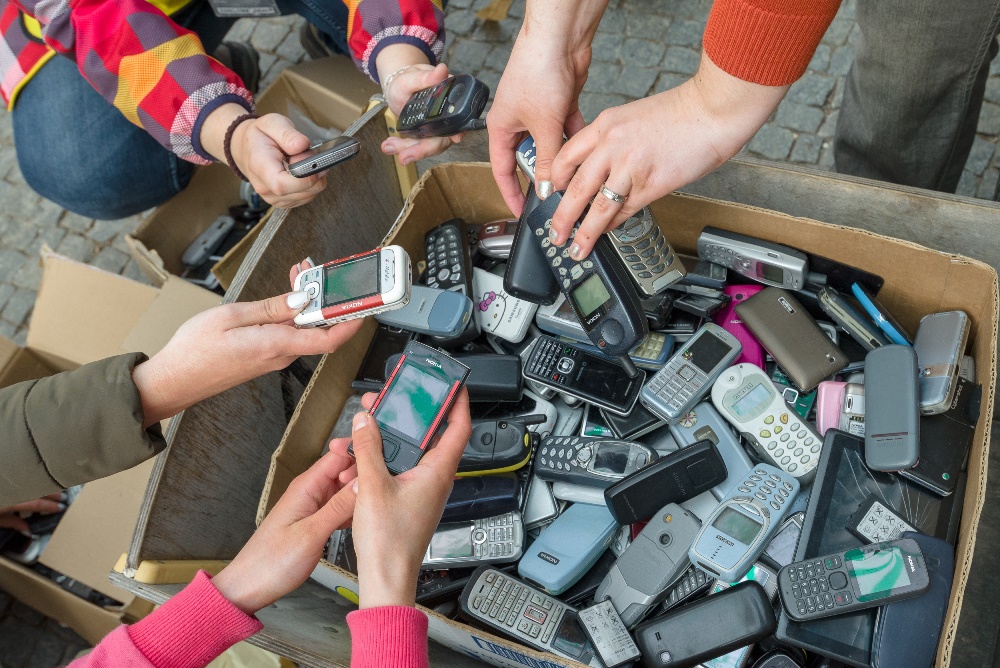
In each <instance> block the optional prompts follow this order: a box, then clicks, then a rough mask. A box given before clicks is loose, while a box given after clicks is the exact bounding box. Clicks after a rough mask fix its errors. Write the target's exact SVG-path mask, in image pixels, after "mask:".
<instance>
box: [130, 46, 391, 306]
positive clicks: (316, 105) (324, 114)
mask: <svg viewBox="0 0 1000 668" xmlns="http://www.w3.org/2000/svg"><path fill="white" fill-rule="evenodd" d="M379 92H380V91H379V88H378V86H376V85H375V84H374V83H372V82H371V81H370V80H369V79H368V78H367V77H365V76H364V75H363V74H361V73H360V72H358V70H357V68H356V67H355V66H354V63H353V61H352V60H351V59H350V58H344V57H334V58H324V59H322V60H311V61H307V62H304V63H301V64H299V65H296V66H294V67H290V68H288V69H286V70H284V71H282V73H281V74H280V75H278V78H277V79H275V81H274V82H273V83H272V84H271V85H270V86H268V88H267V90H265V91H264V92H263V93H261V94H260V96H259V97H258V98H257V113H258V114H261V115H263V114H269V113H276V114H282V115H284V116H291V117H292V118H293V119H294V117H295V114H294V113H292V110H293V109H297V110H298V113H303V114H305V115H306V116H308V117H309V118H310V119H311V120H312V121H313V122H314V123H316V124H317V125H319V126H321V127H324V128H336V129H338V130H341V131H343V130H345V129H346V128H347V127H348V126H349V125H350V124H351V122H352V121H354V119H356V118H357V117H358V116H360V115H361V113H362V112H363V111H365V109H367V108H368V101H369V99H370V98H371V96H372V95H374V94H376V93H379ZM241 202H242V200H241V199H240V180H239V179H237V178H236V176H235V175H234V174H233V173H232V171H231V170H230V169H229V167H228V165H225V164H221V163H215V164H212V165H206V166H203V167H199V168H198V169H197V170H195V173H194V176H192V177H191V183H189V184H188V187H187V188H185V189H184V190H183V191H181V192H180V193H178V194H177V195H176V196H174V197H173V198H171V199H170V200H169V201H167V202H165V203H164V204H162V205H161V206H160V207H158V208H157V209H156V211H154V212H153V214H152V215H150V216H149V218H147V219H146V220H145V221H143V223H142V224H141V225H140V226H139V228H138V229H137V230H136V231H135V234H132V235H129V236H127V237H126V238H125V243H126V244H127V245H128V247H129V250H130V251H131V253H132V257H134V258H135V261H136V262H137V263H138V264H139V268H140V269H142V271H143V273H144V274H146V276H148V277H149V280H150V281H152V282H153V285H157V286H159V285H163V284H164V282H165V281H166V280H167V277H168V276H169V275H170V274H174V275H180V274H181V272H183V270H184V266H183V264H182V263H181V256H182V255H183V254H184V251H185V249H187V247H188V246H189V245H191V242H192V241H194V240H195V239H196V238H197V237H198V235H199V234H201V233H202V232H203V231H205V230H206V229H208V226H209V225H211V224H212V223H213V222H214V221H215V219H216V218H218V217H219V216H222V215H226V214H227V213H229V207H230V206H233V205H237V204H240V203H241ZM262 222H263V221H262ZM260 227H262V226H258V227H257V228H255V232H251V238H249V239H245V240H244V243H241V244H239V245H238V246H236V248H233V249H232V251H230V252H229V253H228V254H227V255H226V256H225V257H224V258H223V259H222V260H221V261H220V262H219V264H218V265H216V268H215V269H213V273H214V274H215V275H216V277H217V278H218V279H219V282H220V283H221V284H222V286H223V288H228V286H229V284H230V282H231V281H232V278H233V277H234V276H235V273H236V269H238V268H239V265H240V263H241V262H242V260H243V258H244V257H245V256H246V254H247V252H248V251H249V249H250V247H251V246H252V244H253V241H254V239H256V234H257V233H259V230H260ZM219 265H222V266H221V267H220V266H219Z"/></svg>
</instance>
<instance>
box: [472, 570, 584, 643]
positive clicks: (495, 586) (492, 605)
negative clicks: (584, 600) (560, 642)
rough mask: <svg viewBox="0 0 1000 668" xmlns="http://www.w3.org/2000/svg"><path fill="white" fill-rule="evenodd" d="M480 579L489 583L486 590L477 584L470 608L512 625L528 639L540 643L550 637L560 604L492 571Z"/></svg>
mask: <svg viewBox="0 0 1000 668" xmlns="http://www.w3.org/2000/svg"><path fill="white" fill-rule="evenodd" d="M483 582H484V583H485V584H488V585H492V586H491V587H490V588H489V590H488V591H485V587H480V588H479V591H480V594H478V595H476V596H474V597H473V599H472V603H471V604H470V607H471V608H472V609H473V610H475V611H477V612H478V613H479V614H480V615H482V616H483V617H486V618H487V619H489V620H490V621H492V622H493V623H495V624H497V625H498V626H505V627H507V628H510V629H513V628H516V629H517V630H518V631H520V632H521V633H522V634H524V635H527V636H529V637H530V638H532V639H535V640H541V642H543V643H547V642H549V640H551V639H552V634H553V633H555V630H556V625H557V623H558V621H559V618H560V617H561V613H562V611H563V607H564V606H562V605H561V604H559V603H558V602H556V601H554V600H553V599H552V598H550V597H548V596H544V595H542V594H540V593H538V592H536V591H533V590H532V589H531V588H529V587H528V586H526V585H524V584H522V583H521V582H519V581H518V580H515V579H513V578H508V577H506V576H504V575H503V574H502V573H498V572H496V571H490V572H488V573H486V575H485V576H484V577H483Z"/></svg>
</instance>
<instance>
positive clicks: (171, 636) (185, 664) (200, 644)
mask: <svg viewBox="0 0 1000 668" xmlns="http://www.w3.org/2000/svg"><path fill="white" fill-rule="evenodd" d="M262 628H264V625H263V624H261V623H260V622H259V621H258V620H257V619H256V618H255V617H251V616H250V615H247V614H246V613H244V612H243V611H242V610H240V609H239V608H237V607H236V606H235V605H233V604H232V603H230V602H229V601H228V600H227V599H226V598H225V597H224V596H223V595H222V594H220V593H219V590H218V589H216V588H215V585H213V584H212V582H211V580H210V578H209V577H208V574H207V573H206V572H205V571H198V574H197V575H196V576H195V578H194V580H192V581H191V584H189V585H188V586H187V587H185V588H184V589H183V590H181V592H180V593H179V594H177V595H176V596H174V597H173V598H172V599H170V600H169V601H167V602H166V603H164V604H163V605H162V606H160V607H159V608H158V609H157V610H156V611H155V612H153V613H152V614H151V615H149V616H148V617H146V618H145V619H143V620H141V621H139V622H136V623H135V624H133V625H131V626H130V627H128V634H129V638H131V640H132V642H133V643H134V644H135V646H136V648H137V649H138V650H139V651H140V652H142V654H143V656H145V657H146V658H147V659H148V660H149V662H150V663H152V664H153V665H154V666H171V668H196V667H200V666H205V665H207V664H208V663H209V662H210V661H212V659H214V658H215V657H217V656H219V655H220V654H222V653H223V652H224V651H226V650H227V649H228V648H229V647H231V646H232V645H235V644H236V643H238V642H239V641H241V640H246V639H247V638H249V637H250V636H252V635H253V634H255V633H257V632H258V631H260V630H261V629H262Z"/></svg>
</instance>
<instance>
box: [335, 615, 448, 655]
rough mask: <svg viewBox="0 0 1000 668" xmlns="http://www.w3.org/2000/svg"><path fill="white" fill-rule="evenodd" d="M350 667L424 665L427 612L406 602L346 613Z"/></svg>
mask: <svg viewBox="0 0 1000 668" xmlns="http://www.w3.org/2000/svg"><path fill="white" fill-rule="evenodd" d="M347 625H348V626H349V627H350V629H351V668H427V667H428V666H429V665H430V663H429V661H428V658H427V615H425V614H424V613H422V612H421V611H419V610H417V609H416V608H409V607H406V606H389V607H384V608H367V609H365V610H355V611H354V612H352V613H350V614H348V615H347Z"/></svg>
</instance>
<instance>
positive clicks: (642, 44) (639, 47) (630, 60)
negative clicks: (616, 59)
mask: <svg viewBox="0 0 1000 668" xmlns="http://www.w3.org/2000/svg"><path fill="white" fill-rule="evenodd" d="M666 50H667V47H665V46H664V45H663V44H661V43H659V42H654V41H652V40H648V39H635V38H629V39H627V40H625V43H624V44H623V45H622V50H621V53H622V61H623V62H625V63H627V64H630V65H637V66H639V67H653V66H654V65H659V63H660V59H661V58H663V54H664V53H666Z"/></svg>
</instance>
